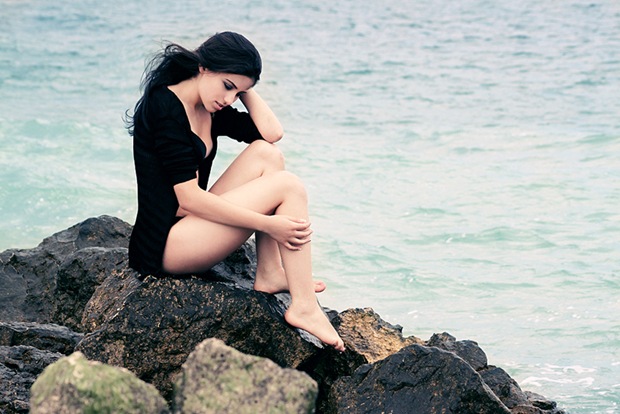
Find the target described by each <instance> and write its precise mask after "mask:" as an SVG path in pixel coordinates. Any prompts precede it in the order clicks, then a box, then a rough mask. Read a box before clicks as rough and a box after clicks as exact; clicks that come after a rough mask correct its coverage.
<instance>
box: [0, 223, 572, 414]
mask: <svg viewBox="0 0 620 414" xmlns="http://www.w3.org/2000/svg"><path fill="white" fill-rule="evenodd" d="M130 232H131V226H130V225H129V224H127V223H125V222H123V221H122V220H119V219H116V218H113V217H108V216H101V217H98V218H92V219H88V220H85V221H84V222H82V223H79V224H76V225H75V226H73V227H71V228H69V229H67V230H64V231H62V232H59V233H57V234H55V235H53V236H51V237H49V238H47V239H45V240H44V241H43V242H42V243H41V244H40V245H39V246H37V247H36V248H34V249H30V250H19V249H12V250H7V251H5V252H2V253H0V321H6V322H11V321H13V322H14V321H18V322H25V321H29V322H38V323H39V324H49V323H50V322H57V323H61V324H63V325H67V326H69V327H71V328H72V329H73V330H76V331H82V332H88V333H89V334H88V335H87V336H85V337H84V339H83V340H82V341H81V343H80V345H79V346H80V347H82V348H83V351H84V352H85V353H86V354H87V356H89V358H91V359H96V360H99V361H103V362H108V363H111V364H115V365H120V366H125V367H127V368H130V369H131V370H132V371H134V372H135V373H136V374H138V375H139V376H140V377H141V378H143V379H145V380H147V381H149V382H151V383H153V384H154V385H155V386H157V387H158V388H159V389H160V390H162V392H163V393H164V396H165V397H166V398H168V399H170V398H171V390H172V383H173V381H174V376H175V375H177V374H178V372H179V371H180V367H181V365H182V364H183V362H184V361H185V359H186V358H187V356H188V355H189V354H190V352H191V351H192V350H193V349H194V347H195V346H196V345H197V344H198V343H200V342H201V341H202V340H203V339H206V338H208V337H217V338H220V339H222V340H223V341H224V342H226V343H227V344H228V345H230V346H232V347H234V348H236V349H238V350H240V351H242V352H244V353H247V354H252V355H258V356H261V357H267V358H270V359H272V360H274V361H275V362H276V363H277V364H279V365H281V366H283V367H293V368H298V369H299V370H303V371H306V372H307V373H308V374H310V375H311V376H312V378H314V379H315V380H316V381H317V382H318V383H319V397H318V399H317V412H319V413H322V412H343V411H338V407H339V405H338V404H341V403H342V404H344V405H346V404H349V402H348V401H353V400H354V399H355V398H358V399H359V398H361V397H360V395H363V393H362V394H360V395H357V394H359V393H360V392H361V391H360V390H361V389H363V387H362V385H363V384H361V383H360V384H361V385H359V386H358V385H356V384H355V382H354V379H356V378H357V379H360V381H362V379H364V381H363V382H364V383H365V384H371V383H372V381H371V379H372V378H373V376H372V375H370V374H369V373H372V374H373V375H374V373H375V371H376V372H377V373H381V372H383V371H385V369H382V368H381V367H382V366H383V365H384V364H387V363H386V361H388V360H389V361H392V360H393V358H394V357H393V356H390V355H392V354H394V355H396V354H400V353H402V352H404V350H405V349H410V348H411V347H412V346H414V345H412V344H417V345H419V344H423V345H427V346H429V347H428V348H422V349H427V350H431V351H425V352H428V353H433V355H434V352H440V351H441V350H447V351H450V352H453V353H448V354H449V355H452V357H451V358H448V357H443V359H440V361H439V362H438V363H440V364H444V365H440V366H438V368H437V375H436V376H435V377H433V378H437V381H439V379H441V378H444V376H446V375H447V377H446V378H447V381H448V382H447V383H446V384H443V385H441V386H440V385H438V387H446V389H445V390H444V391H441V390H439V391H436V394H437V396H438V397H437V398H435V400H434V404H436V406H440V404H443V403H441V401H444V403H445V404H452V403H453V402H452V403H451V402H450V401H451V400H450V398H452V397H451V395H452V394H449V393H450V390H452V389H453V388H454V387H456V386H457V385H459V384H457V383H456V382H455V381H456V379H455V378H451V377H450V375H452V374H451V372H452V371H451V370H455V371H458V370H459V369H460V370H461V371H463V372H468V375H469V374H471V372H470V371H467V370H465V368H462V364H465V365H466V366H469V365H471V367H470V368H469V369H470V370H471V371H474V372H475V370H478V371H479V372H480V374H482V375H484V376H486V380H487V381H488V382H489V385H490V386H491V387H492V388H493V389H494V390H495V392H496V393H497V394H498V395H499V396H501V397H502V398H503V399H504V400H505V401H506V404H508V405H512V412H513V414H524V413H536V414H541V413H543V414H559V413H562V411H558V410H557V408H556V406H555V403H554V402H552V401H548V400H546V399H545V398H544V397H541V396H538V395H537V394H533V393H528V392H525V393H524V395H525V396H526V397H527V401H524V400H523V395H522V394H519V393H518V392H517V390H516V388H514V385H515V384H516V383H514V381H512V379H510V377H508V376H507V374H506V376H502V375H499V374H498V372H496V371H492V370H493V368H494V367H488V366H487V360H486V356H485V355H484V352H483V351H482V350H481V349H480V348H479V347H478V345H477V344H476V343H475V342H473V341H456V340H455V338H453V337H451V336H450V335H449V334H447V333H444V334H439V335H434V336H433V337H432V338H431V339H430V340H429V341H427V342H424V341H421V340H419V339H418V338H415V337H408V338H403V336H402V328H400V327H398V326H392V325H390V324H389V323H387V322H385V321H383V320H381V318H380V317H379V315H377V314H375V313H374V312H373V311H372V309H363V310H362V309H355V310H349V311H345V312H343V313H341V314H338V313H337V312H335V311H327V312H326V313H327V314H328V316H329V317H330V319H332V321H333V323H334V325H335V326H336V329H337V330H338V331H339V333H340V335H341V336H342V337H343V339H344V341H345V344H346V346H347V351H346V352H344V353H342V354H341V353H338V352H336V351H334V350H333V349H331V348H327V349H323V348H322V346H321V344H320V342H318V341H317V340H316V338H314V337H313V336H312V335H309V334H307V333H305V332H303V331H299V330H295V329H293V328H291V327H290V326H289V325H288V324H286V323H285V321H284V319H283V314H284V311H285V309H286V308H287V305H288V304H289V303H290V295H288V294H278V295H268V294H264V293H260V292H255V291H253V290H252V284H253V276H254V273H255V268H256V262H255V248H254V245H253V244H252V243H251V242H249V243H246V244H244V245H243V246H242V247H241V248H240V249H238V250H237V251H236V252H234V253H233V254H232V255H231V256H230V257H229V258H228V259H226V260H225V261H224V262H222V263H220V264H218V265H217V266H216V267H215V268H214V269H212V270H211V271H209V272H206V273H205V274H204V275H197V276H192V277H186V278H176V279H174V278H165V279H157V278H154V277H147V278H146V279H144V280H142V279H143V278H142V277H138V275H137V273H136V272H134V271H132V270H131V269H129V268H127V264H126V263H127V258H126V251H127V250H126V248H127V244H128V240H129V235H130ZM24 326H28V328H27V329H26V330H25V331H24V330H22V328H23V327H24ZM40 326H42V325H40ZM40 326H37V325H36V324H32V325H28V324H26V325H21V327H20V325H15V324H13V323H8V324H6V323H5V324H3V325H0V341H4V342H1V343H6V344H14V345H15V344H20V343H23V344H27V345H35V346H37V347H41V348H46V349H50V350H59V351H61V352H64V353H68V352H69V351H70V349H71V347H72V346H73V343H72V342H71V341H74V340H75V337H73V338H74V339H67V340H65V339H62V338H63V336H62V335H63V333H62V332H55V333H53V335H52V334H49V333H50V332H51V331H49V330H46V329H48V328H44V329H43V328H42V329H43V330H39V328H40ZM47 326H48V327H49V326H51V325H47ZM63 329H64V328H60V327H57V328H54V329H52V331H54V330H63ZM56 333H59V336H54V335H56ZM65 333H66V332H65ZM48 334H49V335H48ZM71 335H72V334H71V333H70V331H69V336H71ZM63 341H64V342H63ZM403 347H405V348H403ZM0 348H2V349H3V350H2V351H1V352H0V355H5V356H4V357H2V358H3V361H5V362H6V363H4V362H2V361H0V362H2V363H1V364H0V375H1V377H0V378H1V379H2V380H1V382H0V396H1V398H0V412H3V410H9V411H7V412H8V413H14V412H27V410H28V398H27V397H28V392H29V391H28V390H29V388H30V385H31V384H32V382H33V381H34V377H35V376H36V375H37V374H33V372H37V370H38V371H39V372H40V370H42V369H43V367H45V366H46V365H47V364H49V363H51V362H53V361H55V359H57V358H59V357H60V356H59V355H60V354H55V353H53V352H49V351H39V350H36V349H35V348H32V347H22V346H13V347H6V346H4V347H0ZM401 348H402V349H401ZM409 352H410V353H411V351H409ZM441 352H445V351H441ZM418 353H419V352H418ZM9 354H10V355H14V357H13V356H7V355H9ZM457 355H458V356H457ZM405 359H406V360H407V363H409V360H410V359H412V357H411V356H409V357H407V358H405ZM422 359H424V358H422ZM455 361H460V362H458V363H457V362H455ZM467 363H469V365H468V364H467ZM369 364H373V365H369ZM455 367H457V368H458V367H460V368H458V369H456V368H455ZM402 368H403V369H404V367H402ZM356 370H357V371H356ZM396 372H400V371H396ZM354 373H355V374H354ZM415 373H416V371H415V370H414V371H412V372H406V370H405V371H402V372H400V373H398V374H396V373H395V374H386V375H387V376H386V378H387V379H382V380H381V381H384V382H385V384H390V386H391V387H392V389H393V390H396V389H397V388H398V390H404V391H402V392H396V391H393V392H392V394H390V395H391V396H390V398H391V400H388V399H386V397H385V396H384V395H382V394H375V397H373V404H375V405H386V404H392V405H394V404H397V403H398V404H405V405H406V402H407V401H408V398H409V399H410V398H411V396H412V395H417V394H415V393H417V392H420V393H422V395H424V392H427V391H428V390H429V388H428V387H426V388H424V386H421V387H417V388H415V390H414V391H415V392H413V391H412V390H413V389H412V388H411V386H410V385H411V384H410V382H408V381H409V379H408V378H410V376H411V375H413V374H415ZM429 375H430V374H429ZM431 376H432V375H431ZM339 378H341V379H339ZM366 378H370V379H366ZM467 378H469V377H467ZM478 378H479V379H480V377H478ZM472 381H473V380H472ZM480 381H481V380H480ZM395 384H400V385H395ZM455 384H456V385H455ZM332 385H333V386H334V390H332V391H333V392H332V395H333V398H331V400H330V401H331V403H330V404H331V405H328V398H327V397H328V395H329V392H330V388H332ZM427 385H428V384H427ZM485 387H486V388H485ZM511 387H512V388H511ZM517 387H518V386H517ZM371 388H372V387H371ZM482 388H484V389H486V391H487V392H488V393H491V391H490V388H488V387H487V386H486V385H485V384H483V386H482ZM369 389H370V388H369ZM425 390H426V391H425ZM405 391H406V392H405ZM356 393H357V394H356ZM483 394H484V393H483ZM356 395H357V396H356ZM485 395H486V394H485ZM416 398H417V397H416ZM398 399H400V402H398ZM364 401H366V400H364ZM395 401H396V402H395ZM500 405H501V404H500ZM330 407H331V408H330ZM362 408H363V406H362ZM328 409H329V410H328ZM506 409H507V408H506V407H505V406H503V405H502V410H506ZM352 412H356V411H352ZM359 412H364V411H359ZM369 412H372V411H369ZM500 412H504V411H500Z"/></svg>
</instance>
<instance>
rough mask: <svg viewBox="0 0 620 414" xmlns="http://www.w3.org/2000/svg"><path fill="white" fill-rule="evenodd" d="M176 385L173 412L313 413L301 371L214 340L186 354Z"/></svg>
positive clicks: (312, 386)
mask: <svg viewBox="0 0 620 414" xmlns="http://www.w3.org/2000/svg"><path fill="white" fill-rule="evenodd" d="M176 385H177V387H176V393H175V400H174V401H175V411H174V412H175V413H176V414H183V413H192V414H208V413H235V414H255V413H265V414H289V413H313V412H314V409H315V404H316V397H317V393H318V386H317V383H316V382H315V381H314V380H313V379H312V378H310V376H308V374H306V373H305V372H301V371H297V370H295V369H290V368H281V367H280V366H278V365H277V364H275V363H274V362H273V361H270V360H269V359H267V358H261V357H257V356H253V355H246V354H243V353H241V352H239V351H237V350H236V349H234V348H232V347H229V346H227V345H226V344H224V342H223V341H221V340H219V339H215V338H211V339H207V340H205V341H203V342H202V343H200V344H199V345H198V346H197V347H196V349H195V350H194V352H192V353H191V354H190V356H189V357H188V358H187V361H186V362H185V364H183V370H182V372H181V374H180V375H179V378H178V379H177V384H176Z"/></svg>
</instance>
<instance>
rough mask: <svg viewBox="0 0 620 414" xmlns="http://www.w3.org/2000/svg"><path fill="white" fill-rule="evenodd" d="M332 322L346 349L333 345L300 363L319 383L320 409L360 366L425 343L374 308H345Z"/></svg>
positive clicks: (321, 409)
mask: <svg viewBox="0 0 620 414" xmlns="http://www.w3.org/2000/svg"><path fill="white" fill-rule="evenodd" d="M331 322H332V324H333V325H334V327H335V328H336V330H337V331H338V334H339V335H340V337H341V338H342V340H343V341H344V344H345V346H346V351H345V352H343V353H340V352H337V351H334V350H332V349H329V350H327V351H326V352H323V353H321V354H320V355H319V356H318V357H317V358H316V359H314V360H312V361H310V363H308V364H306V365H304V366H302V367H300V369H303V370H304V371H306V372H308V373H309V374H310V376H312V378H314V379H315V380H316V381H317V382H318V383H319V397H318V402H317V407H318V411H319V412H322V411H323V410H324V409H325V406H326V404H327V398H328V394H329V389H330V387H331V386H332V384H333V382H334V381H336V380H337V379H338V378H340V377H342V376H349V375H352V374H353V372H354V371H355V370H356V369H357V368H359V367H360V366H362V365H365V364H370V363H374V362H377V361H380V360H381V359H384V358H386V357H388V356H390V355H392V354H394V353H395V352H398V351H399V350H401V349H402V348H404V347H406V346H408V345H412V344H419V343H423V341H422V340H421V339H418V338H416V337H414V336H410V337H407V338H404V337H403V335H402V328H401V327H400V326H394V325H391V324H389V323H388V322H386V321H384V320H383V319H381V317H380V316H379V315H378V314H377V313H375V312H374V311H373V310H372V309H371V308H365V309H349V310H345V311H344V312H342V313H340V314H336V315H334V317H333V319H332V320H331Z"/></svg>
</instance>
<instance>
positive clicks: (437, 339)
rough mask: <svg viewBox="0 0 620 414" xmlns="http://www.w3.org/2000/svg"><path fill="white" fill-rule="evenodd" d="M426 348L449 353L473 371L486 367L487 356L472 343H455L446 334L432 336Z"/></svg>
mask: <svg viewBox="0 0 620 414" xmlns="http://www.w3.org/2000/svg"><path fill="white" fill-rule="evenodd" d="M426 346H434V347H437V348H441V349H443V350H445V351H450V352H453V353H455V354H456V355H458V356H460V357H461V358H463V359H464V360H465V361H467V363H468V364H469V365H471V367H472V368H473V369H475V370H476V371H479V370H481V369H483V368H485V367H486V366H487V356H486V354H485V353H484V351H483V350H482V349H480V347H479V346H478V344H477V343H476V342H474V341H469V340H465V341H457V340H456V338H455V337H453V336H452V335H450V334H449V333H447V332H444V333H441V334H433V336H431V338H430V339H429V340H428V341H427V342H426Z"/></svg>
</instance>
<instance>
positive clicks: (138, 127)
mask: <svg viewBox="0 0 620 414" xmlns="http://www.w3.org/2000/svg"><path fill="white" fill-rule="evenodd" d="M142 105H146V106H145V111H144V112H142V113H143V114H145V115H144V116H136V117H134V132H133V155H134V162H135V167H136V178H137V182H138V214H137V217H136V223H135V225H134V228H133V231H132V233H131V239H130V242H129V266H131V267H132V268H133V269H135V270H137V271H138V272H140V274H142V275H147V274H154V275H160V274H163V270H162V257H163V253H164V247H165V246H166V240H167V238H168V233H169V232H170V228H171V227H172V226H173V225H174V224H175V222H176V220H177V219H176V217H175V216H176V213H177V210H178V208H179V203H178V201H177V198H176V195H175V193H174V189H173V187H174V185H176V184H179V183H182V182H185V181H189V180H192V179H194V178H196V172H197V171H198V184H199V186H200V187H201V188H202V189H203V190H206V189H207V182H208V179H209V173H210V172H211V166H212V164H213V159H214V158H215V153H216V151H217V137H218V136H220V135H226V136H229V137H231V138H234V139H236V140H237V141H240V142H246V143H250V142H252V141H255V140H257V139H262V137H261V135H260V133H259V132H258V129H257V128H256V125H254V122H253V121H252V118H251V117H250V115H249V114H248V113H247V112H240V111H238V110H236V109H234V108H232V107H226V108H224V109H222V110H220V111H218V112H216V113H215V115H214V116H213V123H212V126H211V137H212V140H213V149H212V150H211V152H210V153H209V155H208V156H206V146H205V144H204V142H202V140H201V139H200V137H198V136H197V135H196V134H194V133H193V132H192V130H191V126H190V123H189V119H188V118H187V113H186V112H185V108H184V107H183V104H182V103H181V101H180V100H179V98H178V97H177V96H176V95H175V94H174V92H172V91H171V90H170V89H168V88H167V87H160V88H156V89H155V90H153V91H152V92H151V94H150V96H149V97H148V99H145V100H144V101H143V103H142Z"/></svg>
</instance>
